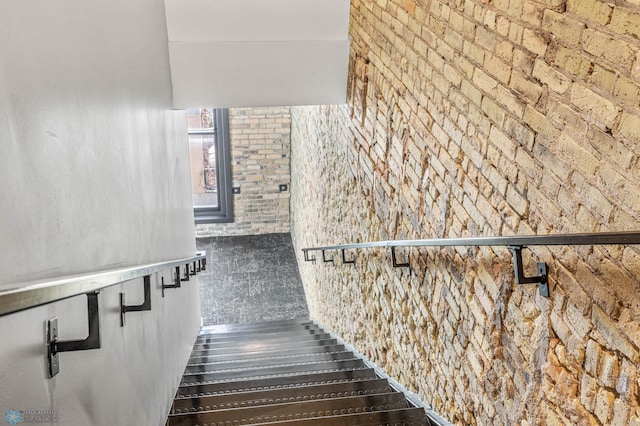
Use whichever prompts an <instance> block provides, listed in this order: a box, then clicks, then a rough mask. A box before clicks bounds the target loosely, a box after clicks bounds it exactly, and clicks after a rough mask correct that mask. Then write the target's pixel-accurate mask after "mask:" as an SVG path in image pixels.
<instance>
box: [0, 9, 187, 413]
mask: <svg viewBox="0 0 640 426" xmlns="http://www.w3.org/2000/svg"><path fill="white" fill-rule="evenodd" d="M185 125H186V123H185V116H184V113H183V112H177V111H172V110H171V82H170V74H169V60H168V49H167V34H166V26H165V16H164V7H163V4H162V2H161V1H154V0H136V1H130V0H109V1H106V0H100V1H90V2H83V1H74V0H56V1H49V0H31V1H18V0H0V184H1V185H2V189H1V190H0V271H2V274H0V291H1V290H3V289H4V290H6V289H9V288H13V287H17V286H21V285H24V284H25V283H26V282H28V281H31V280H36V279H43V278H53V277H59V276H66V275H71V274H78V273H83V272H91V271H96V270H101V269H106V268H114V267H119V266H125V265H135V264H140V263H150V262H157V261H162V260H168V259H174V258H182V257H187V256H191V255H193V254H194V253H195V241H194V237H193V235H194V226H193V213H192V207H191V206H192V201H191V194H190V182H189V169H188V166H189V165H188V146H187V142H186V136H185V135H186V128H185ZM169 272H170V271H167V274H168V275H167V277H169ZM153 285H154V286H157V285H158V283H157V277H154V280H153ZM141 287H142V280H137V282H131V283H126V284H122V285H118V286H115V287H112V288H109V289H107V290H105V291H104V292H103V293H101V295H100V305H101V320H102V331H103V338H102V344H103V349H100V350H93V351H86V352H77V353H63V354H61V355H60V357H61V373H60V374H59V375H58V376H56V377H55V378H53V379H49V378H47V373H46V361H45V335H44V333H45V332H44V330H45V328H44V327H45V326H44V325H45V321H46V320H47V319H49V318H52V317H55V316H57V317H58V318H59V324H60V333H61V338H62V339H77V338H84V337H85V336H86V334H87V331H86V321H85V320H84V317H83V316H85V315H86V301H85V299H86V298H85V297H84V296H80V297H76V298H72V299H69V300H65V301H63V302H59V303H54V304H50V305H47V306H43V307H39V308H35V309H31V310H28V311H25V312H21V313H17V314H12V315H8V316H4V317H0V336H2V338H3V344H2V345H0V384H1V385H0V419H3V418H4V415H5V413H6V410H9V409H20V410H59V411H60V418H61V421H60V423H59V424H64V425H89V424H91V425H101V424H104V425H113V424H144V425H155V424H158V425H159V424H162V422H163V421H164V416H165V415H166V412H167V410H168V408H169V403H170V399H171V397H172V394H173V392H174V391H175V386H176V384H177V380H178V378H179V376H180V375H181V373H182V369H183V368H184V364H185V363H186V358H187V356H188V352H189V349H190V346H191V344H192V343H193V339H194V337H195V333H196V330H197V327H198V325H199V324H198V321H199V312H198V295H197V289H196V285H195V283H193V282H191V283H190V286H189V287H187V288H183V289H180V290H172V291H170V292H169V293H168V295H167V297H166V298H165V299H161V298H160V292H159V290H157V288H156V289H155V291H154V292H153V308H154V309H153V311H152V312H150V313H149V312H144V313H131V314H128V316H127V317H128V325H127V326H126V327H125V328H120V326H119V323H118V312H117V303H118V292H119V291H120V288H124V289H125V291H126V293H127V300H129V301H130V302H131V303H134V302H136V301H141V300H142V299H141V298H142V290H141ZM154 288H155V287H154ZM136 292H137V293H136ZM136 294H138V296H136Z"/></svg>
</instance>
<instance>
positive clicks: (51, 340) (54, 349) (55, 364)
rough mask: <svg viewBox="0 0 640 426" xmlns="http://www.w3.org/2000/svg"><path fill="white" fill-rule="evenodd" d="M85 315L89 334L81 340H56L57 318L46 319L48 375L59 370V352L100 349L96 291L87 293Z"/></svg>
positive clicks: (52, 374) (53, 374)
mask: <svg viewBox="0 0 640 426" xmlns="http://www.w3.org/2000/svg"><path fill="white" fill-rule="evenodd" d="M86 295H87V317H88V328H89V335H88V336H87V337H86V338H85V339H82V340H63V341H59V340H58V318H53V319H50V320H49V321H47V358H48V360H49V377H53V376H55V375H56V374H58V373H59V372H60V361H59V358H58V354H59V353H60V352H71V351H86V350H89V349H100V347H101V342H100V311H99V307H98V292H93V293H87V294H86Z"/></svg>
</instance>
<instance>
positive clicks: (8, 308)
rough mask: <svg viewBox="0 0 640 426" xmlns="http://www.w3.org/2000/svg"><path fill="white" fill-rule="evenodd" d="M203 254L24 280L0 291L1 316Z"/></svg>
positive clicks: (187, 261) (184, 262)
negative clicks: (98, 270) (11, 287)
mask: <svg viewBox="0 0 640 426" xmlns="http://www.w3.org/2000/svg"><path fill="white" fill-rule="evenodd" d="M205 256H206V255H205V253H204V252H198V253H197V254H196V255H195V256H192V257H187V258H183V259H175V260H169V261H166V262H158V263H148V264H144V265H136V266H128V267H124V268H118V269H110V270H106V271H100V272H97V273H89V274H81V275H73V276H68V277H61V278H55V279H51V280H38V281H33V282H28V283H24V285H21V286H20V287H17V288H13V289H10V290H5V291H0V316H3V315H8V314H12V313H15V312H19V311H23V310H25V309H30V308H35V307H36V306H41V305H45V304H47V303H52V302H56V301H59V300H63V299H67V298H69V297H73V296H79V295H81V294H86V293H91V292H95V291H99V290H101V289H103V288H106V287H110V286H112V285H116V284H119V283H122V282H125V281H130V280H133V279H136V278H140V277H144V276H146V275H151V274H153V273H155V272H159V271H162V270H165V269H170V268H174V267H177V266H182V265H187V264H190V263H194V262H199V261H201V260H206V257H205Z"/></svg>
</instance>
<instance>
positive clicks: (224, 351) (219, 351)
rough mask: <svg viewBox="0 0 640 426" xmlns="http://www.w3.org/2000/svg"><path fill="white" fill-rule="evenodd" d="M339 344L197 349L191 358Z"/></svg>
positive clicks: (331, 341) (321, 342) (309, 342)
mask: <svg viewBox="0 0 640 426" xmlns="http://www.w3.org/2000/svg"><path fill="white" fill-rule="evenodd" d="M337 344H338V342H337V340H336V339H322V340H304V341H296V342H282V343H275V344H264V345H259V344H255V345H242V346H224V347H218V348H210V349H205V348H195V347H194V349H193V351H192V352H191V356H208V355H221V354H230V353H239V354H241V353H248V352H256V351H271V350H277V349H288V348H291V349H294V348H303V347H304V348H306V347H311V346H328V345H337Z"/></svg>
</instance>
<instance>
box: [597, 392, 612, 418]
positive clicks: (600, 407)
mask: <svg viewBox="0 0 640 426" xmlns="http://www.w3.org/2000/svg"><path fill="white" fill-rule="evenodd" d="M614 401H615V395H614V394H613V393H611V392H609V391H607V390H604V389H600V390H599V391H598V394H597V395H596V406H595V410H594V414H595V415H596V417H597V418H598V420H600V421H601V422H602V423H604V424H609V420H610V419H611V416H612V414H613V402H614Z"/></svg>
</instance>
